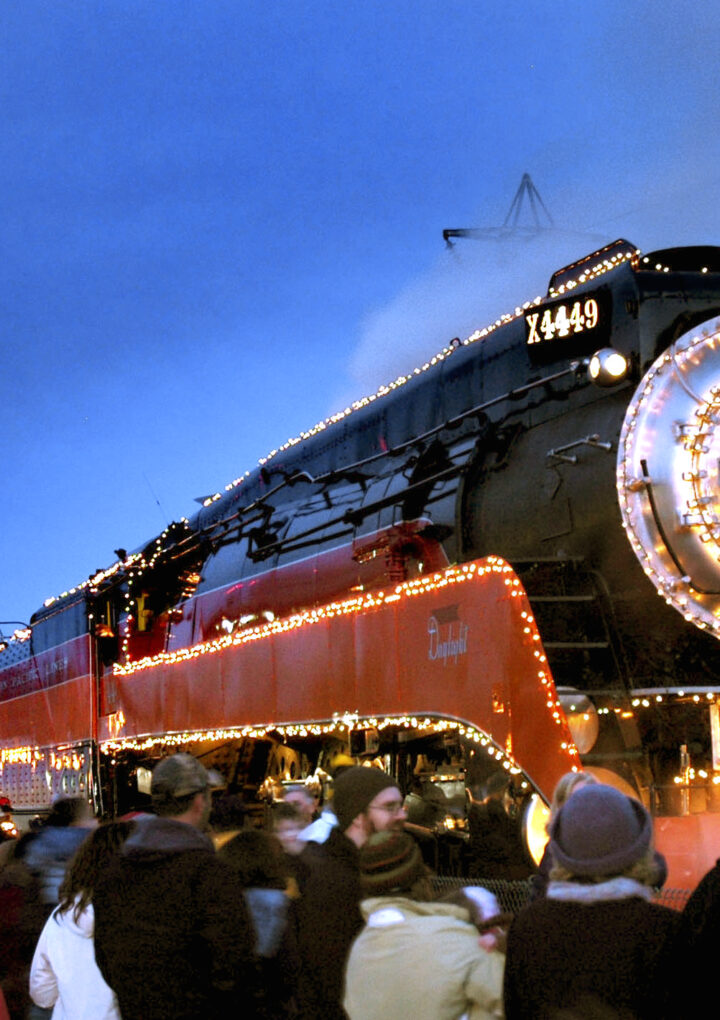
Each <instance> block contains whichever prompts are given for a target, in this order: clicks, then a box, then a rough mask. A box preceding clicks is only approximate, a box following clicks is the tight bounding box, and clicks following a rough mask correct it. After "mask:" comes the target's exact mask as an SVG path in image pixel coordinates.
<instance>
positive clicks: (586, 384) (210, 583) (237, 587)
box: [0, 240, 720, 810]
mask: <svg viewBox="0 0 720 1020" xmlns="http://www.w3.org/2000/svg"><path fill="white" fill-rule="evenodd" d="M716 316H720V248H714V247H687V248H673V249H667V250H663V251H657V252H653V253H651V254H647V255H643V254H641V253H640V252H639V251H638V250H637V249H636V248H635V246H634V245H632V244H630V243H628V242H626V241H624V240H619V241H616V242H614V243H613V244H610V245H608V246H607V247H605V248H603V249H601V250H599V251H596V252H593V253H591V254H590V255H587V256H586V257H584V258H582V259H580V260H579V261H577V262H575V263H573V264H571V265H569V266H566V267H564V268H562V269H560V270H558V271H557V272H555V273H554V274H553V275H552V277H551V279H550V283H549V287H548V291H547V295H546V296H545V297H543V298H538V299H536V300H535V301H531V302H527V303H526V304H524V305H522V306H521V307H518V308H516V309H515V310H514V312H512V313H511V314H507V315H505V316H503V317H501V318H500V319H498V320H497V321H496V322H495V323H493V324H492V325H490V326H489V327H487V328H484V329H482V330H479V331H478V332H476V333H474V334H473V335H472V336H470V337H468V338H467V339H465V340H462V341H461V340H459V339H456V340H453V341H452V342H451V343H449V344H448V346H446V347H445V348H444V349H443V350H442V351H440V352H439V353H438V354H437V355H436V356H435V357H433V358H431V359H430V360H429V361H428V362H427V363H426V364H424V365H422V366H419V367H417V368H415V369H414V370H412V371H410V372H409V373H408V374H407V375H405V376H402V377H400V378H398V379H396V380H395V381H394V382H392V383H391V384H389V385H388V386H384V387H381V388H380V389H379V390H378V392H377V393H375V394H373V395H371V396H369V397H367V398H364V399H362V400H359V401H358V402H356V403H355V404H353V405H352V406H351V407H348V408H346V409H345V410H344V411H342V412H340V413H338V414H337V415H334V416H333V417H332V418H329V419H327V420H326V421H324V422H321V423H319V424H318V425H316V426H315V427H314V428H312V429H310V430H308V431H307V432H306V433H303V434H302V435H300V436H299V437H297V438H296V439H293V440H291V441H289V442H288V443H286V444H285V445H284V446H282V447H280V448H279V449H277V450H274V451H272V453H271V454H270V455H269V456H267V457H265V458H264V459H263V460H262V461H261V462H260V464H259V466H258V467H257V468H256V469H255V470H253V471H250V472H247V473H246V474H245V475H243V476H242V477H241V478H238V479H236V480H235V481H233V482H232V483H231V484H230V485H228V486H227V487H226V489H225V490H223V491H222V492H220V493H217V494H215V495H214V496H212V497H210V498H208V499H207V500H206V501H205V503H204V505H203V506H202V507H201V509H200V510H199V511H198V512H197V513H196V514H195V515H194V516H193V517H192V518H190V519H183V520H181V521H179V522H175V523H173V524H171V525H170V526H169V527H168V528H167V529H166V530H165V531H164V532H163V533H162V534H161V535H159V536H156V537H154V538H153V539H152V540H151V541H150V542H149V543H148V544H147V545H145V546H144V547H142V548H141V549H138V550H136V551H134V552H131V553H127V552H125V551H124V550H118V560H117V562H115V563H113V564H112V565H111V566H110V567H109V568H108V569H107V570H103V571H101V572H99V573H98V574H95V575H93V576H92V577H91V578H89V579H88V580H87V581H85V582H83V583H82V584H80V585H78V586H77V587H76V588H74V589H73V590H72V591H69V592H67V593H64V594H63V595H62V596H59V597H56V598H52V599H50V600H48V602H47V603H46V604H45V605H44V606H43V607H42V608H41V609H40V610H39V611H38V612H37V613H35V615H34V616H33V618H32V620H31V630H32V655H34V656H37V655H39V654H41V653H43V652H45V651H48V650H51V649H53V648H60V647H62V646H63V645H64V644H65V643H66V642H68V641H71V640H72V639H75V638H77V637H78V636H79V635H89V636H90V638H91V643H92V647H91V650H90V651H89V652H88V653H87V654H88V655H89V656H92V655H96V656H97V659H98V669H99V671H100V673H101V674H102V675H105V676H110V675H111V674H112V671H113V669H116V668H117V667H118V666H120V667H122V666H123V664H127V663H131V662H138V661H140V660H143V659H145V658H146V657H153V656H157V655H161V654H164V653H173V652H179V651H181V650H183V649H188V648H190V647H193V646H196V645H198V644H201V643H203V642H208V641H212V640H213V639H215V638H217V637H218V636H221V635H226V634H232V633H237V632H239V631H241V630H242V629H243V628H250V627H253V626H257V625H258V624H259V623H262V622H263V621H270V620H273V619H276V618H278V617H282V616H287V615H288V614H292V613H293V612H296V611H298V610H301V609H304V608H307V607H312V606H316V605H319V604H322V603H327V602H329V601H331V600H333V599H337V598H342V597H346V596H348V595H349V594H352V593H359V592H367V591H372V590H374V589H377V588H380V587H382V586H387V585H388V584H389V583H390V584H391V583H399V582H402V581H407V580H409V579H412V578H414V577H419V576H422V575H426V574H428V573H429V572H432V571H436V570H440V569H442V568H443V567H445V566H447V565H449V564H454V563H464V562H466V561H469V560H474V559H476V558H478V557H482V556H487V555H490V554H494V555H499V556H502V557H503V558H504V559H505V560H507V561H508V562H509V563H510V564H511V565H512V566H513V568H514V569H515V571H516V572H517V573H518V574H519V576H520V578H521V579H522V582H523V585H524V587H525V589H526V591H527V594H528V596H529V598H530V602H531V605H532V608H533V612H534V614H535V618H536V620H537V622H538V626H539V631H540V635H541V637H542V641H543V645H544V648H545V650H546V653H547V656H548V659H549V661H550V666H551V669H552V673H553V675H554V677H555V681H556V684H557V685H558V687H559V688H561V689H563V688H565V689H568V690H570V691H572V692H573V696H572V698H571V699H570V701H569V702H568V705H570V702H572V703H577V705H580V706H581V708H580V709H579V710H578V711H576V713H575V714H576V715H577V716H578V720H579V724H580V727H581V728H582V719H583V718H586V717H587V716H588V715H593V717H594V718H595V719H596V721H597V727H596V730H597V732H595V731H593V736H592V739H589V740H587V739H585V738H584V737H583V738H582V740H579V741H578V745H579V746H580V745H583V746H580V750H581V751H584V752H585V753H584V760H585V761H586V762H590V763H595V764H597V765H602V766H607V767H609V768H611V769H613V770H614V771H615V772H616V773H617V774H618V775H620V776H622V777H623V778H624V779H626V780H627V781H628V782H629V783H630V784H631V785H632V786H633V787H634V788H636V789H637V788H640V787H642V788H644V789H652V791H653V796H656V797H657V798H659V799H660V801H661V802H663V803H664V807H665V809H666V810H669V809H670V808H671V807H672V804H671V801H673V798H675V799H676V798H677V788H678V786H680V787H682V790H683V791H684V795H686V796H689V795H690V793H689V792H688V791H690V792H692V789H691V788H694V786H696V787H697V788H698V790H699V789H701V788H702V790H703V791H705V793H703V796H704V797H705V798H706V800H705V803H706V805H708V806H709V804H710V799H711V798H712V796H713V795H714V791H713V789H712V782H711V774H712V769H713V763H714V758H713V739H712V738H713V733H712V730H713V726H714V725H716V723H717V722H718V717H717V716H716V715H715V714H714V713H716V711H717V709H716V704H715V698H716V695H720V643H718V637H720V565H719V562H718V561H719V559H720V548H719V546H720V485H719V484H718V483H719V478H718V475H719V473H720V430H717V431H718V436H717V438H716V426H717V425H718V423H720V347H719V345H720V321H716V319H715V317H716ZM13 644H14V643H13ZM20 644H22V642H21V643H20ZM25 646H28V642H27V641H26V642H25ZM11 653H12V654H13V655H14V657H15V658H14V659H13V662H15V663H16V664H17V663H21V662H22V661H23V656H25V658H27V657H28V656H29V655H30V654H31V653H30V651H29V650H28V647H25V649H24V650H23V648H22V647H19V648H15V650H14V651H13V649H12V647H11V648H9V649H8V650H6V651H5V652H3V653H0V701H1V700H3V699H6V698H8V697H10V696H13V697H18V696H21V695H22V694H23V692H28V691H30V690H35V689H38V688H37V685H38V684H40V685H42V684H43V683H44V684H48V683H51V682H53V678H52V677H48V676H45V677H41V678H38V677H37V676H36V675H34V674H33V673H32V671H30V670H27V671H26V672H25V673H22V672H18V671H17V668H16V670H15V672H14V673H13V672H12V671H11V673H8V674H7V675H6V674H3V673H2V672H1V671H2V668H3V665H4V662H3V660H4V659H5V661H9V660H7V658H6V657H7V656H8V655H9V654H11ZM56 661H59V662H60V663H61V664H60V665H59V666H57V677H56V679H57V680H58V681H61V680H62V678H63V676H65V674H66V672H67V671H68V670H69V669H72V665H71V664H70V665H68V662H67V661H65V663H64V665H63V664H62V660H61V659H60V660H56ZM5 675H6V679H5V680H3V679H2V677H3V676H5ZM9 676H12V679H11V680H10V679H7V677H9ZM33 685H35V686H33ZM573 699H574V700H573ZM568 712H569V714H570V715H571V716H572V714H573V710H572V709H571V708H570V707H568ZM576 721H577V720H576ZM719 731H720V728H719ZM0 737H1V738H2V741H3V742H4V744H6V745H7V743H8V741H9V740H10V736H9V735H7V734H4V733H3V734H0ZM719 753H720V752H719ZM719 767H720V765H719ZM703 770H704V771H705V772H706V773H707V781H706V777H705V775H704V774H703ZM678 775H679V776H680V781H679V782H678ZM661 806H662V804H661Z"/></svg>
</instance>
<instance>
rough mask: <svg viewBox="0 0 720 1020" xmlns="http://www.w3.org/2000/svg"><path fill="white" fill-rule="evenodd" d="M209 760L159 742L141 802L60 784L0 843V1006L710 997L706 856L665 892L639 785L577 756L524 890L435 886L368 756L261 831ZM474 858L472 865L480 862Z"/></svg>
mask: <svg viewBox="0 0 720 1020" xmlns="http://www.w3.org/2000/svg"><path fill="white" fill-rule="evenodd" d="M212 787H213V776H212V775H211V774H210V773H209V772H208V771H207V770H206V769H205V767H204V766H203V765H202V764H201V763H200V762H199V761H198V760H197V759H196V758H194V757H192V756H191V755H189V754H184V753H181V754H175V755H172V756H170V757H167V758H164V759H163V760H162V761H160V762H159V763H158V764H157V765H156V767H155V769H154V771H153V774H152V787H151V792H152V811H151V812H149V811H148V812H140V813H135V814H134V816H133V817H129V818H126V819H123V820H119V821H113V822H106V823H104V824H101V825H98V824H97V823H96V822H95V820H94V819H93V818H92V816H91V814H90V811H89V808H88V805H87V802H86V801H84V800H82V799H80V798H67V799H63V800H60V801H58V802H57V803H56V805H55V806H54V808H53V811H52V812H51V814H50V816H49V817H48V818H47V819H46V821H45V823H44V824H43V825H42V827H41V828H39V829H37V830H35V831H31V832H28V833H26V834H24V835H22V836H21V837H20V838H18V839H14V840H12V841H10V846H9V848H7V846H8V845H7V844H5V845H4V846H3V853H2V854H1V855H0V858H1V859H0V985H1V987H2V992H3V994H4V999H5V1004H4V1005H3V1004H2V1002H0V1018H2V1017H3V1013H2V1010H3V1009H5V1010H6V1013H5V1015H6V1016H8V1017H10V1020H27V1018H30V1020H40V1018H43V1017H52V1018H53V1020H119V1018H122V1020H171V1018H172V1020H201V1018H202V1020H207V1018H215V1017H243V1018H245V1017H247V1018H249V1020H316V1018H317V1020H348V1018H349V1020H387V1018H393V1017H397V1016H405V1015H407V1016H410V1017H412V1020H425V1018H427V1020H460V1018H466V1020H482V1018H493V1017H494V1018H500V1017H503V1016H505V1017H507V1018H508V1020H583V1018H587V1020H612V1018H614V1020H644V1018H648V1020H649V1018H652V1020H658V1018H659V1020H662V1018H665V1017H667V1018H669V1017H674V1018H677V1017H680V1018H682V1017H694V1016H699V1015H701V1013H702V1012H705V1011H706V996H708V995H709V994H710V981H711V980H712V967H711V954H712V953H713V952H714V950H715V947H716V945H717V937H718V934H719V930H720V864H718V866H717V867H716V868H715V869H714V870H713V871H712V872H710V874H709V875H708V876H706V878H705V880H704V881H703V882H702V883H701V885H700V886H699V887H698V889H697V891H696V892H695V894H694V895H693V896H692V897H691V899H690V901H689V903H688V905H687V907H686V908H685V910H684V911H683V912H682V913H680V912H677V911H674V910H671V909H669V908H667V907H663V906H660V905H658V904H657V903H656V902H654V898H653V890H654V888H656V887H657V886H658V885H659V884H662V881H663V880H664V868H663V862H662V859H661V858H660V856H659V855H658V854H657V853H656V851H655V850H654V846H653V831H652V821H651V818H650V816H649V814H648V812H647V811H646V810H645V808H644V807H643V806H642V805H641V804H640V802H639V801H637V800H635V799H632V798H630V797H627V796H626V795H625V794H623V793H621V792H619V791H618V790H617V789H615V788H614V787H610V786H607V785H603V784H601V783H598V782H597V781H595V780H594V779H593V777H592V776H588V775H586V774H583V773H572V774H570V775H569V776H567V777H564V778H563V780H561V782H560V784H559V785H558V789H557V791H556V798H555V802H554V803H553V806H552V811H551V817H550V822H549V843H548V848H547V851H546V857H545V858H544V860H543V862H542V864H541V867H540V869H539V872H538V874H537V876H536V878H535V879H534V880H533V882H532V894H531V897H530V900H529V902H528V904H527V905H526V906H524V907H522V909H519V910H518V911H517V912H516V913H515V915H514V916H510V915H507V914H503V913H502V912H501V909H500V906H499V905H498V903H497V901H496V900H495V898H494V896H493V895H492V894H491V893H490V892H489V891H488V890H487V889H486V888H484V887H483V886H482V884H476V885H470V884H468V885H466V886H462V887H458V888H457V889H455V890H454V891H453V892H452V893H450V894H448V895H445V896H443V897H441V898H439V897H438V896H437V895H436V894H435V893H434V887H433V883H432V875H431V873H430V871H429V869H428V866H427V863H426V861H425V859H424V857H423V853H422V852H421V847H420V846H419V845H418V842H417V841H416V839H415V838H414V836H413V835H412V834H411V832H412V830H411V831H407V830H406V826H405V822H406V813H405V807H404V800H403V796H402V793H401V791H400V789H399V787H398V785H397V782H396V781H395V779H393V778H392V777H391V776H390V775H388V774H386V773H385V772H383V771H382V770H381V769H378V768H368V767H362V766H359V765H355V764H353V763H351V762H347V763H346V764H344V765H342V766H341V767H339V768H338V770H337V774H336V776H335V781H334V790H333V796H332V801H331V803H330V804H328V805H326V806H325V809H324V811H323V813H322V815H321V816H319V815H318V812H317V810H316V808H317V805H316V802H315V800H314V798H313V797H312V794H311V793H310V792H309V791H308V790H307V788H305V787H304V786H303V785H302V784H299V785H297V786H296V787H292V788H289V789H288V790H287V791H286V793H285V797H284V799H283V800H282V801H281V802H279V803H277V804H275V805H274V806H273V812H272V814H273V824H272V831H268V830H266V829H256V828H254V827H245V826H243V824H242V817H241V816H238V815H237V813H236V814H234V815H232V812H230V813H229V814H228V815H227V819H226V821H227V824H226V825H225V826H224V829H225V832H224V833H223V835H222V836H219V835H218V834H217V833H216V838H215V839H214V840H213V838H211V834H210V833H209V832H208V822H209V818H210V812H211V807H212V798H211V790H212ZM481 877H482V876H477V878H473V879H470V880H469V881H477V879H479V878H481Z"/></svg>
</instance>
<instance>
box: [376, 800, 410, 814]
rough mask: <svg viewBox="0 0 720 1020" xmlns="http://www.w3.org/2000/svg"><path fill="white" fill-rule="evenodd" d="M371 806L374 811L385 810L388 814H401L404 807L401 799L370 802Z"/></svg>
mask: <svg viewBox="0 0 720 1020" xmlns="http://www.w3.org/2000/svg"><path fill="white" fill-rule="evenodd" d="M369 807H370V810H373V811H384V812H385V814H387V815H399V814H400V812H401V811H402V809H403V802H402V801H401V800H391V801H388V802H387V804H370V805H369Z"/></svg>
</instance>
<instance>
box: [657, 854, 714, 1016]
mask: <svg viewBox="0 0 720 1020" xmlns="http://www.w3.org/2000/svg"><path fill="white" fill-rule="evenodd" d="M719 945H720V861H718V862H717V863H716V864H715V867H714V868H711V869H710V871H708V873H707V874H706V875H705V877H704V878H703V879H702V881H701V882H700V884H699V885H698V887H697V889H696V890H695V892H694V893H693V894H692V896H691V897H690V899H689V900H688V902H687V904H686V906H685V909H684V910H683V912H682V914H681V915H680V921H679V924H678V929H677V932H676V933H675V936H674V938H673V940H672V943H671V945H670V946H669V949H668V954H667V955H668V963H667V966H666V967H665V968H664V970H663V976H664V979H665V981H666V983H667V985H668V987H669V993H670V1008H669V1009H668V1016H673V1017H681V1016H688V1017H695V1016H698V1017H699V1016H703V1015H704V1014H706V1013H707V1010H708V1005H707V1004H708V1002H711V1001H713V1000H714V997H715V995H716V990H715V983H716V978H717V974H716V972H715V968H716V966H717V950H718V946H719ZM689 976H690V977H689Z"/></svg>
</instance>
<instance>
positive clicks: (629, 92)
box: [0, 0, 720, 620]
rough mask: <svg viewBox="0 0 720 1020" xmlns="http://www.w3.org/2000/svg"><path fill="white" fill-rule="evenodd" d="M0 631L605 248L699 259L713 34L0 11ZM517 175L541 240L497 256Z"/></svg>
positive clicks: (673, 20) (377, 9)
mask: <svg viewBox="0 0 720 1020" xmlns="http://www.w3.org/2000/svg"><path fill="white" fill-rule="evenodd" d="M0 40H1V45H2V60H0V88H1V90H2V106H1V110H2V141H1V142H0V153H1V158H0V201H1V202H2V215H1V216H0V230H1V231H2V260H1V262H0V328H1V331H2V332H1V340H2V353H3V359H2V375H1V376H0V442H1V444H2V445H1V447H0V449H1V452H2V471H3V501H2V511H1V513H2V570H1V571H0V618H1V619H20V620H23V619H28V618H29V616H30V614H31V613H32V612H33V611H34V610H35V609H36V608H37V607H38V606H39V605H40V604H41V602H42V600H43V599H44V598H45V597H47V596H49V595H54V594H58V593H59V592H60V591H62V590H63V589H65V588H68V587H71V586H72V585H73V584H75V583H77V582H78V581H81V580H82V579H83V578H85V577H87V575H88V574H89V573H91V572H92V571H93V570H94V569H96V568H98V567H104V566H108V565H109V564H110V563H112V562H113V561H114V558H115V557H114V555H113V549H114V548H117V547H118V546H124V547H126V548H128V549H132V548H134V547H136V546H137V545H139V544H141V543H142V542H144V541H145V540H147V539H149V538H150V537H152V535H153V534H155V533H156V532H158V531H161V530H162V529H163V527H164V526H165V524H166V523H167V522H168V521H169V520H171V519H177V518H178V517H180V516H183V515H187V516H189V515H190V514H191V513H192V512H193V511H194V510H195V509H196V504H195V503H193V497H195V496H200V495H205V494H207V493H211V492H215V491H217V490H218V489H219V488H221V487H222V486H223V485H224V484H225V483H226V482H228V481H230V480H231V479H232V478H235V477H237V476H238V475H240V474H241V473H242V472H243V471H244V470H246V469H247V468H250V467H252V466H254V465H255V463H256V462H257V460H258V458H259V457H261V456H263V455H264V454H265V453H267V452H268V450H270V449H271V448H273V447H275V446H277V445H279V444H280V443H282V442H284V440H286V439H287V438H289V437H290V436H294V435H296V434H297V433H298V432H299V431H300V430H301V429H303V428H305V427H307V426H310V425H312V424H313V423H315V422H316V421H318V420H319V419H322V418H324V417H326V416H327V414H329V413H331V412H332V411H334V410H337V409H338V408H339V407H341V406H344V405H345V403H347V402H348V401H349V400H350V399H353V398H355V397H359V396H362V395H363V394H364V393H366V392H368V391H370V390H374V389H375V388H376V386H377V385H378V384H380V383H383V382H386V381H388V380H389V379H390V378H393V377H394V376H395V375H396V374H397V373H398V372H399V371H400V370H403V369H408V368H410V367H412V366H413V365H414V364H417V363H418V361H419V360H420V359H421V358H423V359H424V356H425V355H427V354H428V353H431V352H432V351H434V350H436V349H438V348H440V347H441V346H443V344H444V343H445V342H446V341H447V340H448V339H449V338H451V337H452V336H455V335H460V336H465V335H467V334H469V333H470V332H472V331H473V330H474V329H475V328H478V327H481V326H483V325H485V324H486V323H487V322H488V321H489V320H490V319H494V318H495V317H496V316H497V315H498V314H499V313H501V312H504V311H507V310H509V309H511V308H513V307H514V306H515V305H516V304H518V303H520V302H522V301H523V300H525V299H526V298H530V297H534V296H535V295H537V294H539V293H540V292H541V291H543V290H544V288H545V286H546V284H547V279H548V277H549V275H550V273H551V272H552V271H553V270H554V269H555V268H557V266H558V265H560V264H562V263H563V262H566V261H569V260H571V259H574V258H576V257H578V256H580V255H582V254H584V253H586V252H587V251H589V250H591V249H592V248H594V247H598V246H599V245H600V244H603V243H605V242H607V241H610V240H613V239H614V238H615V237H617V236H621V235H623V236H626V237H628V238H629V239H630V240H631V241H633V242H634V243H636V244H637V245H638V246H640V247H641V248H643V249H645V250H650V249H652V248H654V247H660V246H665V245H672V244H682V243H695V244H697V243H720V169H718V167H719V166H720V138H719V137H718V100H717V85H716V82H717V70H716V68H717V53H718V52H719V50H720V47H719V46H718V44H719V42H720V8H717V7H716V5H714V4H709V3H708V4H699V5H691V4H687V3H685V2H679V0H678V2H675V0H660V2H654V3H651V2H649V0H637V2H633V0H606V2H604V3H600V2H596V0H584V2H583V3H577V2H575V3H566V2H553V3H551V2H545V0H535V2H533V0H524V2H515V0H362V2H358V0H344V2H342V3H331V2H329V0H262V2H259V0H7V2H6V3H4V4H3V5H2V8H0ZM524 171H529V172H530V173H531V174H532V176H533V179H534V181H535V184H536V185H537V187H538V188H539V190H540V192H541V194H542V196H543V199H544V200H545V203H546V205H547V206H548V207H549V208H550V210H551V212H552V214H553V216H554V219H555V224H556V226H557V227H558V228H559V229H558V230H557V232H555V233H553V234H550V235H547V236H545V237H543V239H542V240H541V241H540V240H538V241H534V242H532V243H529V244H528V243H519V242H517V241H515V242H512V243H509V242H506V243H503V244H501V245H498V244H496V243H493V244H487V243H475V242H471V241H467V242H461V243H459V244H458V246H457V247H456V248H455V251H454V253H452V254H448V253H447V252H445V250H444V247H443V243H442V236H441V232H442V229H443V228H444V227H451V226H472V225H497V224H499V223H501V222H502V220H503V219H504V216H505V213H506V211H507V208H508V206H509V203H510V200H511V199H512V196H513V194H514V191H515V189H516V188H517V186H518V183H519V181H520V177H521V175H522V173H523V172H524Z"/></svg>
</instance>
